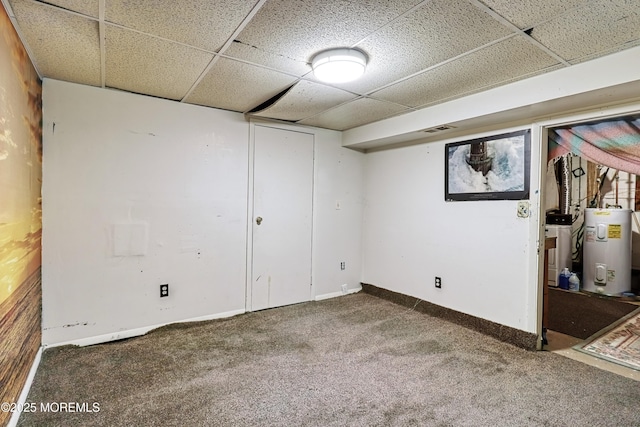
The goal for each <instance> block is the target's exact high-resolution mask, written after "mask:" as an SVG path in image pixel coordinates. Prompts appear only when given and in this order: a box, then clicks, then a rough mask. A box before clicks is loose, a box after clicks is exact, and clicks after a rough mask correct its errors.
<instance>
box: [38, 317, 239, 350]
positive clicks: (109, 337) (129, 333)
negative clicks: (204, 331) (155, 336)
mask: <svg viewBox="0 0 640 427" xmlns="http://www.w3.org/2000/svg"><path fill="white" fill-rule="evenodd" d="M244 313H246V310H245V309H240V310H232V311H225V312H222V313H216V314H207V315H205V316H199V317H192V318H189V319H184V320H176V321H174V322H166V323H159V324H156V325H151V326H144V327H142V328H135V329H128V330H126V331H118V332H114V333H110V334H104V335H96V336H93V337H87V338H80V339H77V340H70V341H64V342H59V343H54V344H46V345H45V346H44V347H45V349H46V348H53V347H61V346H63V345H76V346H78V347H86V346H88V345H96V344H103V343H106V342H110V341H118V340H123V339H127V338H133V337H138V336H140V335H144V334H146V333H148V332H151V331H152V330H154V329H158V328H161V327H163V326H167V325H171V324H175V323H188V322H203V321H207V320H215V319H224V318H227V317H233V316H237V315H239V314H244Z"/></svg>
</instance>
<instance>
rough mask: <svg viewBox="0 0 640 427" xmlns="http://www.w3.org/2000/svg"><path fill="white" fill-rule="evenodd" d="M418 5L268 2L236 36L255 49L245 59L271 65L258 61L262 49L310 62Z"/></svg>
mask: <svg viewBox="0 0 640 427" xmlns="http://www.w3.org/2000/svg"><path fill="white" fill-rule="evenodd" d="M418 3H420V0H396V1H388V0H365V1H349V0H322V1H318V0H269V1H267V2H266V3H265V5H264V6H263V7H262V8H261V9H260V11H259V12H258V13H257V14H256V16H255V17H254V18H253V19H252V20H251V22H250V23H249V24H248V25H247V26H246V27H245V28H244V29H243V30H242V32H241V33H240V34H239V35H238V37H237V38H236V39H237V40H239V41H240V42H242V43H244V44H246V45H248V46H254V47H255V50H254V51H252V52H248V54H250V56H249V57H246V58H245V59H247V60H249V61H252V62H256V63H259V64H261V65H269V64H268V63H266V62H261V61H262V60H263V59H261V54H260V52H268V53H269V54H271V55H276V56H277V55H280V56H284V57H287V58H290V59H292V60H294V61H299V62H309V61H310V60H311V57H312V56H313V54H315V53H316V52H318V51H320V50H324V49H328V48H331V47H343V46H352V45H353V44H355V43H357V42H358V41H360V40H362V39H363V38H364V37H366V36H368V35H369V34H371V33H372V32H373V31H375V30H376V29H378V28H380V27H381V26H383V25H385V24H387V23H389V22H390V21H391V20H393V19H395V18H396V17H397V16H399V15H401V14H402V13H404V12H406V11H407V10H409V9H411V8H412V7H413V6H414V5H416V4H418ZM251 54H252V55H251Z"/></svg>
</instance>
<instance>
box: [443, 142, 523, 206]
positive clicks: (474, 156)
mask: <svg viewBox="0 0 640 427" xmlns="http://www.w3.org/2000/svg"><path fill="white" fill-rule="evenodd" d="M444 160H445V181H444V199H445V200H446V201H448V202H449V201H468V200H523V199H528V198H529V170H530V165H531V131H530V130H529V129H526V130H521V131H517V132H511V133H503V134H500V135H493V136H488V137H484V138H477V139H472V140H468V141H462V142H453V143H450V144H446V145H445V159H444Z"/></svg>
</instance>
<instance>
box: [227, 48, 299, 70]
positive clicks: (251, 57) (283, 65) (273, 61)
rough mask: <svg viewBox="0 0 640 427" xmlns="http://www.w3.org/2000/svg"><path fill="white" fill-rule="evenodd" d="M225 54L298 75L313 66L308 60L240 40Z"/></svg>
mask: <svg viewBox="0 0 640 427" xmlns="http://www.w3.org/2000/svg"><path fill="white" fill-rule="evenodd" d="M224 56H229V57H232V58H237V59H240V60H244V61H249V62H252V63H254V64H260V65H263V66H265V67H269V68H273V69H276V70H279V71H283V72H285V73H291V74H294V75H296V76H298V77H300V76H303V75H305V74H307V73H308V72H309V71H311V67H310V66H309V64H308V63H307V61H304V60H296V59H294V58H291V57H289V56H287V55H286V54H276V53H273V52H267V51H265V50H263V49H260V48H258V47H256V46H249V45H247V44H244V43H242V42H239V41H236V42H235V43H232V44H231V46H229V49H227V50H225V51H224Z"/></svg>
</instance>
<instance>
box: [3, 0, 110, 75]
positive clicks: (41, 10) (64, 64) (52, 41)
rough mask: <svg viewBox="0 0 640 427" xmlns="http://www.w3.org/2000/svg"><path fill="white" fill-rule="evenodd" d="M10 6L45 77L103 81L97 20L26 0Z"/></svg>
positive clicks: (19, 0)
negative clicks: (101, 78) (101, 77)
mask: <svg viewBox="0 0 640 427" xmlns="http://www.w3.org/2000/svg"><path fill="white" fill-rule="evenodd" d="M11 7H12V9H13V12H14V13H15V16H16V20H17V21H18V25H19V27H20V30H21V32H22V34H23V37H24V38H25V39H26V43H27V44H28V46H29V48H30V49H31V51H32V52H33V54H34V56H35V60H34V62H35V64H36V67H37V68H38V71H39V72H40V73H41V74H42V77H48V78H52V79H58V80H66V81H71V82H76V83H82V84H87V85H94V86H99V85H100V43H99V37H98V23H97V22H96V21H93V20H91V19H88V18H82V17H79V16H77V15H72V14H70V13H67V12H64V11H59V10H55V9H53V8H51V7H47V6H43V5H39V4H37V3H33V2H30V1H24V0H14V1H12V2H11Z"/></svg>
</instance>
